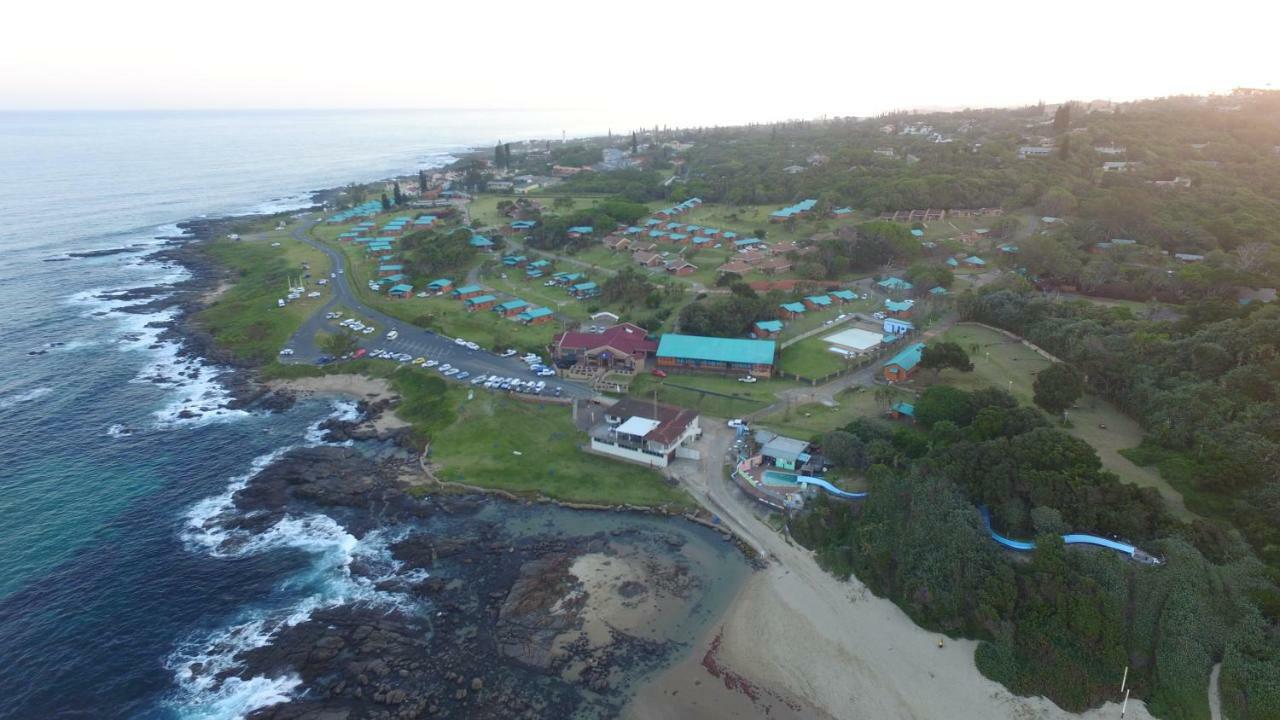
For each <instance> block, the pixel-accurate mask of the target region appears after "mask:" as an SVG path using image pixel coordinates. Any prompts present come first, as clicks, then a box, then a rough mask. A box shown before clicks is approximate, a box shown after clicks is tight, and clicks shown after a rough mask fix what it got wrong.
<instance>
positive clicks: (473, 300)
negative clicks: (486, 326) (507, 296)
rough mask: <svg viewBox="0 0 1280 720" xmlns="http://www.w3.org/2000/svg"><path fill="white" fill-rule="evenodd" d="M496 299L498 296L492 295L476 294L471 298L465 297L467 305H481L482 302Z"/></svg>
mask: <svg viewBox="0 0 1280 720" xmlns="http://www.w3.org/2000/svg"><path fill="white" fill-rule="evenodd" d="M497 299H498V298H496V297H494V296H492V295H477V296H475V297H473V298H468V299H467V304H468V305H481V304H483V303H487V302H493V301H495V300H497Z"/></svg>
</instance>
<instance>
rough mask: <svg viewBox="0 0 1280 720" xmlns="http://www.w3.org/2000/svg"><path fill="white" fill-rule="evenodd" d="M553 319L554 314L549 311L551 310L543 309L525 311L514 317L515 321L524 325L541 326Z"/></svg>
mask: <svg viewBox="0 0 1280 720" xmlns="http://www.w3.org/2000/svg"><path fill="white" fill-rule="evenodd" d="M554 319H555V313H554V312H552V311H551V308H544V307H540V308H533V309H532V310H525V311H524V312H522V313H520V314H519V315H516V320H519V321H520V322H522V323H524V324H525V325H541V324H543V323H546V322H551V321H552V320H554Z"/></svg>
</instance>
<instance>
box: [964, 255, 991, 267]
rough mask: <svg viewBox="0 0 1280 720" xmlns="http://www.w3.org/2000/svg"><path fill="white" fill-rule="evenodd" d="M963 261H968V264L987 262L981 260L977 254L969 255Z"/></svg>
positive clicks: (984, 263) (983, 263)
mask: <svg viewBox="0 0 1280 720" xmlns="http://www.w3.org/2000/svg"><path fill="white" fill-rule="evenodd" d="M964 261H965V262H967V263H969V264H970V265H986V264H987V261H986V260H983V259H982V258H980V257H978V256H977V255H970V256H969V257H967V258H965V259H964Z"/></svg>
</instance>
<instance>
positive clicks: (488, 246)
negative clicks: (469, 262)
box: [467, 235, 493, 252]
mask: <svg viewBox="0 0 1280 720" xmlns="http://www.w3.org/2000/svg"><path fill="white" fill-rule="evenodd" d="M467 243H468V244H469V245H471V247H473V248H476V249H477V250H479V251H480V252H493V241H492V240H490V239H489V238H487V237H485V236H483V235H472V236H471V239H470V240H468V241H467Z"/></svg>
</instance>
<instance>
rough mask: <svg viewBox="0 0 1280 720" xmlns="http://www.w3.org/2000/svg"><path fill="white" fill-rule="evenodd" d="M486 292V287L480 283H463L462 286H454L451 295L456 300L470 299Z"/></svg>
mask: <svg viewBox="0 0 1280 720" xmlns="http://www.w3.org/2000/svg"><path fill="white" fill-rule="evenodd" d="M483 294H484V288H482V287H480V286H479V285H463V286H462V287H460V288H454V289H453V290H452V291H451V292H450V293H449V295H451V296H452V297H453V299H455V300H470V299H471V298H473V297H478V296H480V295H483Z"/></svg>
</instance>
